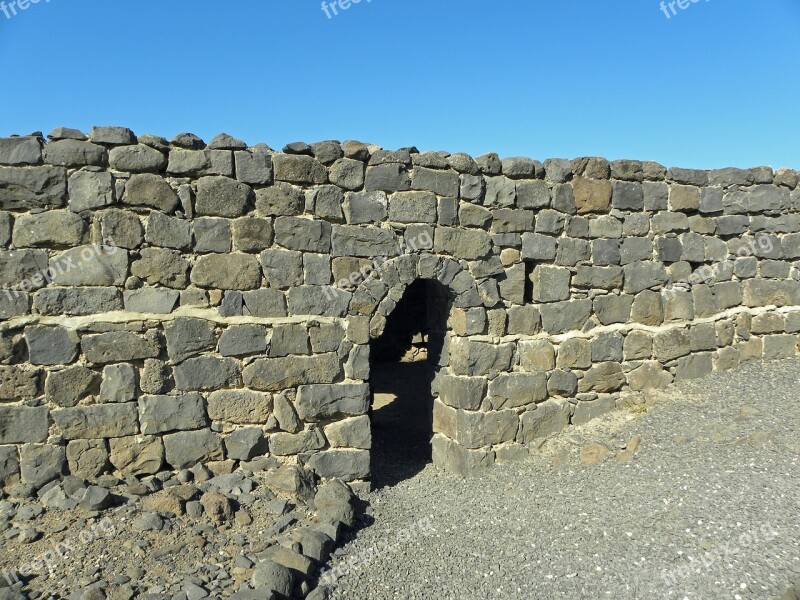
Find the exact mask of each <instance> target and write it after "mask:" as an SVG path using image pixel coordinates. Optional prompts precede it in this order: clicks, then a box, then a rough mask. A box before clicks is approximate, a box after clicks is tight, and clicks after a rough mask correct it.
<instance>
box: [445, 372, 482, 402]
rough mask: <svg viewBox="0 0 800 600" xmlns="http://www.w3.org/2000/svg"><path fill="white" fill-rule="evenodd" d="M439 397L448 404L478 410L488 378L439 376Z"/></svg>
mask: <svg viewBox="0 0 800 600" xmlns="http://www.w3.org/2000/svg"><path fill="white" fill-rule="evenodd" d="M438 385H439V399H440V400H441V401H442V402H444V403H445V404H446V405H447V406H452V407H453V408H463V409H467V410H478V409H479V408H480V407H481V403H482V402H483V398H484V396H485V393H486V378H484V377H458V376H454V375H442V376H441V377H440V378H439V382H438Z"/></svg>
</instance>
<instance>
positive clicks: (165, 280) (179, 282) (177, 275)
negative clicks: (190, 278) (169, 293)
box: [131, 248, 189, 289]
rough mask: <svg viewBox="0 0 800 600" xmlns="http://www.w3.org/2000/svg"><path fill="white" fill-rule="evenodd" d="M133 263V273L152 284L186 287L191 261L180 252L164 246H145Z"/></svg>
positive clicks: (176, 287)
mask: <svg viewBox="0 0 800 600" xmlns="http://www.w3.org/2000/svg"><path fill="white" fill-rule="evenodd" d="M139 255H140V258H139V260H136V261H134V262H133V264H132V265H131V273H132V274H133V275H135V276H136V277H140V278H141V279H143V280H144V281H146V282H147V283H149V284H151V285H155V284H158V285H163V286H166V287H170V288H174V289H184V288H185V287H186V278H187V273H188V271H189V263H188V261H187V260H186V259H184V258H183V257H182V256H181V254H180V253H179V252H176V251H174V250H166V249H162V248H143V249H142V250H141V251H140V252H139Z"/></svg>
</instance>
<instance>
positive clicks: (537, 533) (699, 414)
mask: <svg viewBox="0 0 800 600" xmlns="http://www.w3.org/2000/svg"><path fill="white" fill-rule="evenodd" d="M798 383H800V361H798V360H788V361H780V362H764V363H761V362H756V363H749V364H745V365H743V366H742V367H740V368H739V369H738V370H736V371H734V372H726V373H715V374H713V375H711V376H709V377H706V378H704V379H701V380H697V381H689V382H682V383H679V384H676V385H674V386H672V387H670V388H668V389H667V390H665V391H662V392H658V393H656V392H654V393H650V394H648V396H647V397H646V398H645V399H646V401H647V404H646V405H643V404H635V405H634V404H631V405H630V406H629V407H628V408H626V409H620V410H617V411H616V412H614V413H613V414H611V415H607V416H606V417H604V418H602V419H599V420H596V421H594V422H592V423H590V424H588V425H585V426H583V427H576V428H572V429H570V430H568V431H567V432H564V433H562V434H560V435H558V436H556V437H555V438H554V439H552V440H549V441H548V442H547V443H546V444H545V445H544V446H543V447H542V448H541V449H539V450H538V451H537V452H535V453H534V454H533V455H532V456H531V458H530V459H528V460H526V461H525V462H523V463H516V464H512V465H502V466H498V467H496V468H495V469H493V470H491V471H490V472H488V473H487V474H486V475H484V476H482V477H480V478H474V479H469V480H462V479H460V478H457V477H455V476H452V475H449V474H447V473H445V472H443V471H440V470H438V469H436V468H434V467H433V466H431V465H428V466H426V467H425V468H424V469H422V470H417V469H412V470H411V471H412V472H413V473H414V474H413V475H412V476H410V478H407V479H405V480H404V481H401V482H399V483H394V482H393V483H394V485H387V486H385V487H383V488H382V489H378V490H377V491H375V492H373V493H372V494H371V495H370V496H369V498H368V500H369V503H370V506H369V508H368V510H367V516H366V519H365V520H366V521H367V522H372V521H373V519H374V522H372V525H371V526H369V527H365V528H363V529H362V530H360V531H359V532H358V534H357V537H356V539H354V540H353V541H351V542H350V543H348V544H347V545H346V546H344V547H343V548H342V549H340V550H339V551H338V552H337V558H336V559H335V560H334V563H333V564H334V567H338V568H339V573H340V574H342V573H344V574H343V576H341V577H340V578H339V579H338V581H336V583H335V585H334V586H333V593H332V598H336V599H344V598H347V599H348V600H359V599H364V600H379V599H383V598H387V599H388V598H419V599H426V600H427V599H430V598H437V599H450V598H452V599H458V600H462V599H464V600H477V599H481V598H487V599H488V598H491V599H504V598H513V599H517V598H519V599H538V598H542V599H545V598H547V599H550V598H570V599H575V598H614V599H623V598H642V599H648V600H649V599H652V598H679V599H680V598H691V599H695V598H703V599H705V598H708V599H714V600H718V599H724V598H731V599H739V598H771V597H773V596H775V597H780V596H781V595H782V594H783V593H784V592H785V591H786V589H787V587H788V586H789V583H790V582H791V581H796V580H798V579H800V535H798V534H800V486H799V484H800V469H798V459H799V458H800V435H798V430H799V429H800V401H798V397H797V392H796V390H797V387H798ZM642 400H644V399H643V398H638V399H637V402H641V401H642ZM634 436H641V445H640V447H639V448H638V451H637V452H636V453H635V455H634V456H633V460H631V461H628V462H621V461H620V460H618V459H615V454H617V453H620V449H622V448H625V447H627V448H628V454H630V453H631V452H630V451H631V450H632V448H633V447H634V446H635V441H636V439H635V437H634ZM604 448H605V449H607V450H608V457H607V459H606V460H604V461H602V462H601V463H600V464H583V462H593V459H594V460H599V459H602V458H603V456H602V455H603V454H604V453H605V450H604ZM621 454H622V455H623V457H624V455H625V452H622V453H621ZM582 458H583V459H584V461H583V462H582V460H581V459H582Z"/></svg>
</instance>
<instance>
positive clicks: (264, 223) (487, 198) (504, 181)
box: [0, 127, 800, 487]
mask: <svg viewBox="0 0 800 600" xmlns="http://www.w3.org/2000/svg"><path fill="white" fill-rule="evenodd" d="M48 137H49V138H50V141H49V142H47V143H45V142H44V140H43V139H42V137H41V136H38V135H34V136H28V137H14V138H6V139H0V209H2V210H0V287H3V290H2V291H0V481H2V482H3V483H6V484H8V483H12V482H16V481H18V480H19V479H20V478H21V479H22V480H23V481H24V482H28V483H33V484H34V485H41V484H43V483H46V482H47V481H49V480H52V479H53V478H56V477H58V476H59V475H62V474H65V473H68V472H69V473H74V474H78V475H81V476H83V477H88V478H91V477H96V476H98V475H100V474H102V473H105V472H116V473H117V474H121V475H123V476H132V475H144V474H152V473H156V472H159V471H161V470H179V469H185V468H189V467H192V466H193V465H195V464H196V463H198V462H203V463H205V464H207V465H209V466H210V467H211V468H212V470H215V471H217V472H225V471H230V470H233V469H235V468H240V467H242V468H245V469H251V470H270V469H275V468H277V467H279V466H281V465H287V464H290V465H295V467H291V468H292V469H293V470H292V471H291V473H292V474H293V475H292V476H296V475H297V474H300V473H313V474H314V475H315V476H318V477H322V478H330V477H341V478H342V479H344V480H347V481H356V480H361V479H366V478H368V476H369V473H370V465H369V458H370V446H371V434H370V421H369V417H368V409H369V402H370V393H369V385H368V383H367V382H368V380H369V340H370V338H371V337H375V336H378V335H380V333H381V331H382V328H383V326H384V325H385V322H386V316H387V315H389V314H390V313H391V311H392V309H393V308H394V306H395V305H396V303H397V301H398V300H399V299H400V298H401V296H402V293H403V290H404V289H405V287H406V286H407V285H409V284H410V283H411V282H413V281H415V280H417V279H430V280H438V281H439V282H441V283H442V284H443V285H444V286H445V287H446V289H447V290H449V295H450V297H449V298H447V299H443V300H442V302H445V303H446V305H447V307H448V310H449V323H448V324H449V327H448V330H449V331H448V334H447V336H446V339H445V348H444V351H443V352H442V357H441V360H440V362H441V365H442V369H441V371H440V373H439V375H438V376H437V379H436V382H435V383H434V393H435V395H436V400H435V402H434V430H435V435H434V439H433V450H434V461H435V462H437V463H438V464H441V465H444V466H446V467H447V468H449V469H451V470H454V471H456V472H458V473H464V474H466V473H469V472H472V471H473V470H475V469H479V468H482V467H485V466H488V465H491V464H492V463H494V462H495V461H507V460H512V459H514V458H516V457H518V456H520V455H521V454H524V452H525V451H526V450H525V445H527V444H531V443H533V442H534V441H535V440H537V439H539V438H542V437H545V436H547V435H549V434H550V433H552V432H555V431H558V430H560V429H562V428H563V427H565V426H567V425H568V424H569V423H583V422H585V421H587V420H589V419H591V418H593V417H595V416H597V415H600V414H602V413H604V412H606V411H608V410H610V409H612V408H613V407H614V406H615V404H616V403H617V402H619V401H620V393H621V392H623V391H626V390H627V391H638V390H643V389H647V388H650V387H663V386H666V385H668V384H669V383H670V382H672V381H673V380H675V379H681V378H687V377H699V376H702V375H704V374H706V373H709V372H710V371H712V370H715V369H730V368H733V367H735V366H736V365H737V364H738V363H739V362H741V361H745V360H751V359H756V358H782V357H788V356H794V355H795V354H796V351H797V341H798V340H797V334H798V332H800V281H798V279H800V270H798V263H796V262H794V261H795V260H797V259H798V258H800V212H798V209H799V208H800V190H798V189H797V185H798V173H797V172H795V171H791V170H788V169H781V170H778V171H775V172H774V171H773V170H772V169H771V168H766V167H762V168H755V169H748V170H737V169H725V170H719V171H710V172H709V171H697V170H685V169H675V168H673V169H669V170H668V169H666V168H664V167H662V166H661V165H658V164H656V163H652V162H639V161H629V160H621V161H615V162H611V163H609V162H608V161H606V160H604V159H599V158H585V159H577V160H573V161H569V160H547V161H545V162H544V164H542V163H540V162H538V161H534V160H530V159H527V158H508V159H504V160H500V159H499V158H498V157H497V155H494V154H488V155H484V156H481V157H478V158H474V159H473V158H472V157H470V156H467V155H465V154H452V155H450V154H447V153H419V152H417V151H416V149H413V148H412V149H403V150H399V151H386V150H382V149H380V148H377V147H373V146H367V145H364V144H361V143H357V142H345V143H344V144H340V143H338V142H323V143H319V144H312V145H311V146H308V145H305V144H300V143H298V144H291V145H289V146H287V147H286V148H284V150H283V152H275V151H273V150H272V149H270V148H268V147H267V146H263V145H261V146H255V147H252V148H248V147H247V146H246V144H244V143H243V142H241V141H238V140H236V139H233V138H231V137H230V136H227V135H220V136H218V137H217V138H215V139H214V140H212V142H211V143H209V144H208V145H206V144H205V143H204V142H202V141H201V140H199V139H198V138H196V137H195V136H192V135H188V134H184V135H181V136H178V137H177V138H175V139H174V140H172V142H167V141H166V140H165V139H163V138H159V137H156V136H149V135H148V136H140V137H139V138H138V139H137V138H136V136H134V134H133V133H132V132H130V131H129V130H127V129H123V128H108V127H103V128H95V129H94V130H93V131H92V134H91V136H85V135H84V134H82V133H81V132H78V131H75V130H68V129H57V130H55V131H53V132H52V133H51V134H50V135H49V136H48ZM284 468H287V467H284ZM284 479H287V478H284ZM288 479H291V477H288ZM288 485H289V487H291V482H289V483H288Z"/></svg>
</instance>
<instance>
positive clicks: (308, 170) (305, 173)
mask: <svg viewBox="0 0 800 600" xmlns="http://www.w3.org/2000/svg"><path fill="white" fill-rule="evenodd" d="M272 161H273V165H274V168H275V179H276V180H277V181H288V182H290V183H306V184H308V183H316V184H319V183H327V182H328V172H327V170H326V169H325V167H324V166H323V165H322V163H321V162H319V161H318V160H316V159H315V158H313V157H311V156H306V155H302V154H277V155H275V156H274V157H273V159H272Z"/></svg>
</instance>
